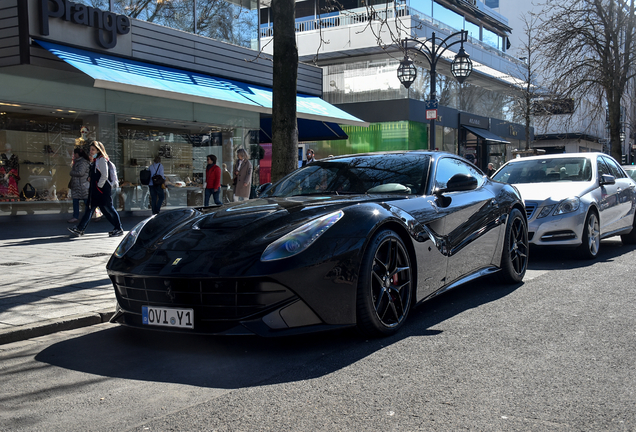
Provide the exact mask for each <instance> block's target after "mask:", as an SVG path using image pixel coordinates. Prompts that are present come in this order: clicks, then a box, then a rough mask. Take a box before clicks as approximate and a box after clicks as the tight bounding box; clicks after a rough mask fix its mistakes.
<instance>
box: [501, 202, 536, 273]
mask: <svg viewBox="0 0 636 432" xmlns="http://www.w3.org/2000/svg"><path fill="white" fill-rule="evenodd" d="M528 255H529V246H528V224H527V223H526V219H525V218H524V217H523V214H522V213H521V211H520V210H519V209H513V210H512V211H511V212H510V215H508V222H507V224H506V235H505V238H504V247H503V250H502V252H501V270H500V271H499V273H497V279H498V281H499V282H501V283H505V284H515V283H519V282H521V281H522V280H523V276H524V275H525V274H526V270H527V268H528Z"/></svg>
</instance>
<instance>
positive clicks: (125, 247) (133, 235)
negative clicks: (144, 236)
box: [115, 215, 156, 258]
mask: <svg viewBox="0 0 636 432" xmlns="http://www.w3.org/2000/svg"><path fill="white" fill-rule="evenodd" d="M155 216H156V215H152V216H150V217H149V218H148V219H144V220H142V221H141V222H139V223H138V224H137V225H135V227H134V228H133V229H131V230H130V231H128V234H126V237H124V239H123V240H122V241H121V243H119V246H117V249H115V256H116V257H117V258H121V257H123V256H124V255H126V252H128V251H129V250H130V248H131V247H133V245H134V244H135V242H136V241H137V237H139V233H140V232H141V230H142V229H143V228H144V226H146V224H147V223H148V222H150V220H151V219H152V218H154V217H155Z"/></svg>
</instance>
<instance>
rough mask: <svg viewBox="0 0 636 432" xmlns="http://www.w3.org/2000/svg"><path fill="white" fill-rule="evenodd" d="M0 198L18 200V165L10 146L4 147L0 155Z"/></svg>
mask: <svg viewBox="0 0 636 432" xmlns="http://www.w3.org/2000/svg"><path fill="white" fill-rule="evenodd" d="M0 161H1V164H0V197H5V198H18V197H19V196H20V192H19V191H18V181H19V180H20V175H19V170H20V163H19V161H18V156H17V155H15V154H13V151H12V148H11V144H9V143H7V144H5V145H4V153H2V154H1V155H0Z"/></svg>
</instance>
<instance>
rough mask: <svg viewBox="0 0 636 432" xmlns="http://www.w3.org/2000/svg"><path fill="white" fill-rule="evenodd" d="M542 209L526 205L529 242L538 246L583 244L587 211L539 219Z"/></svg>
mask: <svg viewBox="0 0 636 432" xmlns="http://www.w3.org/2000/svg"><path fill="white" fill-rule="evenodd" d="M540 210H541V208H540V207H539V208H537V206H536V204H534V203H531V202H528V203H526V211H528V240H529V241H530V244H533V245H536V246H578V245H580V244H581V243H582V237H583V229H584V226H585V217H586V215H587V209H583V208H579V209H578V210H577V211H575V212H572V213H567V214H564V215H559V216H552V215H550V216H546V217H543V218H541V219H537V218H536V217H537V215H538V214H539V211H540Z"/></svg>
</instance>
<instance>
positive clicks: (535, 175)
mask: <svg viewBox="0 0 636 432" xmlns="http://www.w3.org/2000/svg"><path fill="white" fill-rule="evenodd" d="M493 180H497V181H500V182H503V183H512V184H519V183H547V182H576V181H590V180H592V161H591V160H590V159H588V158H585V157H572V158H544V159H528V160H523V159H522V160H520V161H516V160H515V161H514V162H510V163H508V164H507V165H504V166H503V167H502V168H501V169H500V170H499V171H497V172H496V173H495V175H494V176H493Z"/></svg>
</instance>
